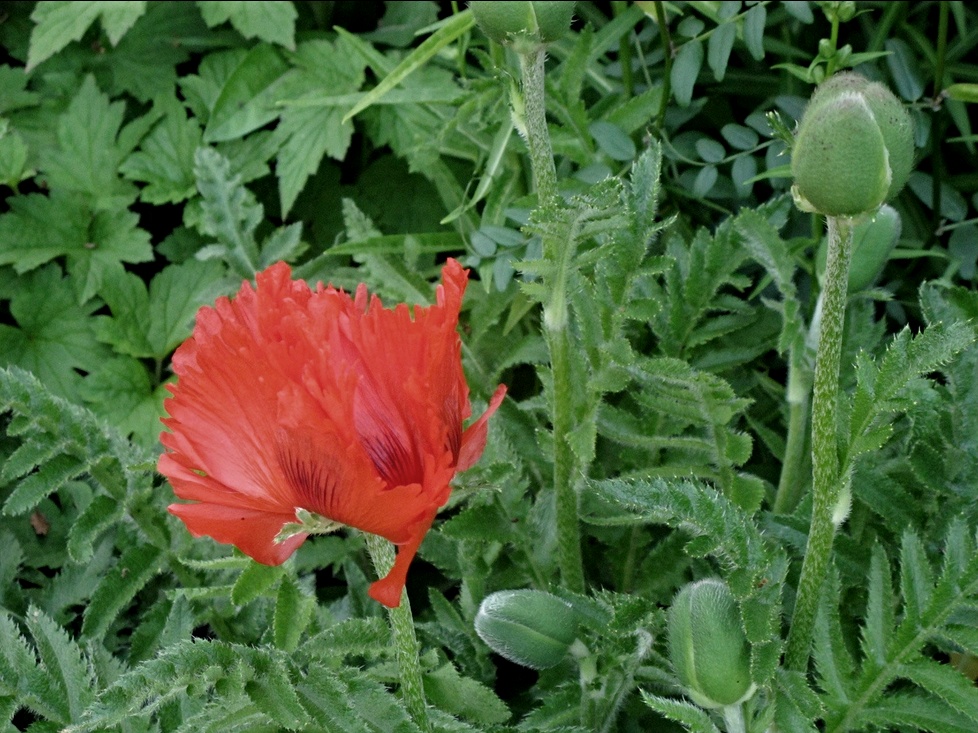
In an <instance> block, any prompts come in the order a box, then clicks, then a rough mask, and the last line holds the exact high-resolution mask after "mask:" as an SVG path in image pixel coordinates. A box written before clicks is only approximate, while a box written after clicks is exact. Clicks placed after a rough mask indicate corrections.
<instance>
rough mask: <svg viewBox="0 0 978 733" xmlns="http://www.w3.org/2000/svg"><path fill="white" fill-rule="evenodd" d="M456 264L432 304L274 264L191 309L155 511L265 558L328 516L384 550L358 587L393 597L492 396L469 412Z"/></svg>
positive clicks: (279, 556)
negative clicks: (392, 555)
mask: <svg viewBox="0 0 978 733" xmlns="http://www.w3.org/2000/svg"><path fill="white" fill-rule="evenodd" d="M467 280H468V271H467V270H464V269H462V267H461V265H459V263H458V262H456V261H455V260H448V262H447V263H446V264H445V266H444V268H443V270H442V284H441V285H440V286H439V287H438V290H437V302H436V304H435V305H432V306H429V307H420V306H416V307H415V308H414V310H413V314H412V311H411V310H410V309H409V308H408V306H406V305H404V304H401V305H398V306H397V307H396V308H393V309H385V308H384V307H383V304H382V303H381V302H380V299H379V298H378V297H377V296H376V295H374V296H368V294H367V289H366V286H365V285H362V284H361V285H360V286H359V287H358V288H357V291H356V294H355V296H354V297H352V298H351V297H350V295H349V294H347V293H345V292H343V291H342V290H337V289H335V288H333V287H332V286H329V287H324V286H323V285H322V284H321V283H320V284H319V285H318V286H317V288H316V289H315V290H310V288H309V286H308V285H307V284H306V283H305V282H304V281H301V280H300V281H296V280H293V279H292V274H291V270H290V269H289V266H288V265H287V264H285V263H278V264H275V265H272V266H271V267H269V268H268V269H267V270H265V271H263V272H260V273H258V275H257V276H256V283H257V285H256V287H252V286H251V283H249V282H245V283H244V284H242V286H241V289H240V290H239V291H238V294H237V296H236V297H235V298H234V299H233V300H231V299H228V298H220V299H219V300H218V301H217V303H216V304H215V306H214V307H213V308H211V307H204V308H201V309H200V311H199V312H198V314H197V323H196V327H195V328H194V333H193V335H192V336H191V337H190V338H189V339H188V340H187V341H186V342H185V343H184V344H183V345H181V346H180V348H178V349H177V351H176V353H175V354H174V355H173V370H174V372H175V373H176V374H177V376H178V378H179V379H178V381H177V383H176V384H175V385H171V386H170V387H169V389H170V391H171V392H172V397H170V398H168V399H167V400H166V402H165V408H166V411H167V413H168V415H169V417H167V418H164V419H163V423H164V425H166V427H167V428H168V429H169V430H168V431H164V432H163V433H162V435H161V436H160V440H161V441H162V443H163V445H164V447H165V448H166V451H165V452H164V453H163V455H162V456H161V457H160V460H159V471H160V473H162V474H163V475H165V476H166V477H167V478H168V479H169V480H170V483H171V485H172V486H173V490H174V492H175V493H176V495H177V496H178V497H179V498H180V499H184V500H187V501H190V502H193V503H188V504H171V505H170V507H169V510H170V512H171V513H172V514H175V515H176V516H177V517H179V518H180V519H181V520H183V522H184V523H185V524H186V526H187V529H188V530H190V532H191V534H193V535H194V536H196V537H199V536H201V535H207V536H209V537H212V538H214V539H215V540H217V541H218V542H224V543H228V544H231V545H234V546H235V547H237V548H238V549H240V550H241V551H242V552H244V553H245V554H247V555H250V556H251V557H253V558H254V559H255V560H257V561H258V562H261V563H265V564H266V565H278V564H280V563H282V562H284V561H285V560H286V559H287V558H288V557H289V556H290V555H291V554H292V553H293V552H294V551H295V550H296V548H297V547H299V545H301V544H302V542H303V541H304V540H305V539H306V537H307V536H308V535H309V533H310V531H316V529H317V526H318V527H319V528H320V530H321V531H322V530H323V529H329V528H333V527H336V526H338V525H347V526H349V527H354V528H356V529H360V530H363V531H364V532H370V533H373V534H376V535H380V536H381V537H384V538H386V539H388V540H390V541H391V542H393V543H394V544H396V545H398V552H397V557H396V559H395V562H394V566H393V567H392V568H391V570H390V572H389V573H388V574H387V576H386V577H384V578H381V579H380V580H378V581H376V582H375V583H373V585H371V587H370V596H371V597H372V598H374V599H375V600H377V601H379V602H380V603H383V604H384V605H385V606H389V607H395V606H397V605H398V604H399V603H400V599H401V591H402V589H403V588H404V583H405V579H406V577H407V570H408V566H409V565H410V564H411V560H412V559H413V558H414V555H415V553H416V552H417V550H418V547H419V546H420V544H421V541H422V540H423V539H424V536H425V534H426V533H427V532H428V529H429V528H430V527H431V523H432V521H433V520H434V518H435V514H436V513H437V512H438V509H439V508H440V507H442V506H444V504H445V503H446V502H447V501H448V497H449V494H450V492H451V487H450V482H451V480H452V478H453V477H454V476H455V474H456V473H457V472H459V471H464V470H465V469H467V468H469V467H470V466H472V465H473V464H474V463H475V462H476V461H477V460H478V459H479V457H480V456H481V455H482V451H483V449H484V448H485V444H486V429H487V426H486V423H487V421H488V419H489V416H490V415H491V414H492V413H493V412H495V410H496V408H498V407H499V404H500V403H501V402H502V399H503V397H504V395H505V393H506V388H505V387H504V386H500V387H499V388H498V389H497V390H496V393H495V394H494V395H493V397H492V399H491V400H490V402H489V408H488V409H487V410H486V412H485V413H484V414H483V415H482V416H481V417H480V418H479V419H478V420H476V421H475V422H473V423H472V424H471V425H469V426H468V427H467V428H465V429H463V427H462V423H463V421H464V420H465V419H466V418H468V417H469V416H470V414H471V406H470V405H469V397H468V394H469V389H468V385H467V384H466V382H465V377H464V375H463V373H462V363H461V341H460V339H459V336H458V333H457V331H456V327H457V325H458V314H459V309H460V307H461V304H462V296H463V294H464V292H465V286H466V282H467Z"/></svg>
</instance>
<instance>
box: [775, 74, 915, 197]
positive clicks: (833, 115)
mask: <svg viewBox="0 0 978 733" xmlns="http://www.w3.org/2000/svg"><path fill="white" fill-rule="evenodd" d="M913 153H914V149H913V123H912V121H911V118H910V115H909V114H907V111H906V110H905V109H904V108H903V105H902V104H901V103H900V101H899V100H898V99H897V98H896V97H895V96H894V95H893V93H892V92H891V91H890V90H889V89H887V88H886V87H885V86H883V85H882V84H879V83H876V82H870V81H869V80H867V79H865V78H864V77H862V76H860V75H858V74H850V73H844V74H836V75H834V76H832V77H831V78H829V79H828V80H826V81H825V83H823V84H822V85H820V86H819V87H818V89H816V90H815V93H814V94H813V95H812V99H811V101H810V102H809V104H808V108H807V109H806V110H805V114H804V116H803V117H802V119H801V124H800V125H799V128H798V136H797V138H796V140H795V144H794V148H793V149H792V159H791V172H792V175H794V178H795V185H794V187H793V189H792V193H793V194H794V195H795V199H796V201H797V203H798V205H799V207H800V208H802V209H804V210H806V211H817V212H819V213H821V214H826V215H828V216H856V215H858V214H862V213H864V212H868V211H874V210H876V209H877V208H878V207H879V205H880V204H882V203H883V202H884V201H887V200H890V199H892V198H893V197H894V196H896V195H897V193H899V192H900V190H901V189H902V188H903V186H904V185H905V184H906V182H907V179H908V178H909V177H910V170H911V168H912V167H913Z"/></svg>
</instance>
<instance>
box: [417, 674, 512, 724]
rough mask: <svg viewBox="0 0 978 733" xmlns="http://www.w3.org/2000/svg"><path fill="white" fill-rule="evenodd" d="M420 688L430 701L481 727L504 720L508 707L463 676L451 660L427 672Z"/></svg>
mask: <svg viewBox="0 0 978 733" xmlns="http://www.w3.org/2000/svg"><path fill="white" fill-rule="evenodd" d="M424 691H425V694H426V695H427V697H428V699H429V700H431V702H432V704H433V705H435V706H437V707H440V708H441V709H442V710H445V711H447V712H449V713H451V714H452V715H457V716H458V717H460V718H462V719H464V720H469V721H471V722H473V723H476V724H478V725H482V726H488V725H494V724H499V723H504V722H506V721H507V720H508V719H509V717H510V712H509V708H507V707H506V704H505V703H504V702H503V701H502V700H500V699H499V697H498V696H497V695H496V693H494V692H493V691H492V690H490V689H489V688H488V687H486V686H485V685H483V684H481V683H479V682H476V681H475V680H473V679H470V678H468V677H463V676H462V675H460V674H459V673H458V670H457V669H455V667H454V666H453V665H452V664H451V663H446V664H444V665H442V666H441V667H439V668H438V669H436V670H434V671H432V672H428V673H427V674H426V675H425V677H424Z"/></svg>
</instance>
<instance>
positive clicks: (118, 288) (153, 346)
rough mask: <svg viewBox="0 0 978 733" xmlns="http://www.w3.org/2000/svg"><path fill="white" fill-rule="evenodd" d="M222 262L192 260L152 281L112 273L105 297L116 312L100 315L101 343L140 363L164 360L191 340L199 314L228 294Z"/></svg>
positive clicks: (173, 267)
mask: <svg viewBox="0 0 978 733" xmlns="http://www.w3.org/2000/svg"><path fill="white" fill-rule="evenodd" d="M223 275H224V268H223V267H222V266H221V264H220V263H218V262H201V261H200V260H188V261H187V262H185V263H183V264H181V265H169V266H167V267H165V268H164V269H163V270H162V271H161V272H159V273H158V274H157V275H156V276H155V277H153V280H152V281H151V282H150V285H149V289H148V290H147V288H146V285H145V283H144V281H143V280H142V279H141V278H139V277H137V276H136V275H133V274H131V273H124V272H121V271H117V272H113V273H112V276H111V277H110V278H109V279H108V280H107V281H106V282H105V283H104V285H103V287H102V289H101V291H100V292H101V295H102V297H103V298H104V299H105V301H106V303H107V304H108V306H109V308H110V309H111V311H112V315H111V316H99V317H98V326H97V335H98V338H99V340H101V341H104V342H105V343H108V344H111V345H112V347H113V348H114V349H115V350H116V351H117V352H119V353H121V354H126V355H129V356H132V357H135V358H138V359H146V358H150V359H156V360H159V361H162V360H163V359H165V358H166V357H167V356H168V355H169V354H170V353H171V352H172V351H173V350H174V349H175V348H176V347H177V346H178V345H179V344H180V343H182V342H183V341H184V340H185V339H186V338H187V337H188V336H190V333H191V330H192V327H193V318H194V314H195V313H196V312H197V310H198V309H199V308H200V306H202V305H204V304H205V303H210V302H213V300H214V298H215V297H217V296H218V295H219V294H220V293H221V292H222V291H223V290H224V287H225V285H224V279H223Z"/></svg>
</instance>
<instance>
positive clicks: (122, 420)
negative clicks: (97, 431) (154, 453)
mask: <svg viewBox="0 0 978 733" xmlns="http://www.w3.org/2000/svg"><path fill="white" fill-rule="evenodd" d="M78 393H79V395H80V396H81V398H82V399H83V400H84V401H85V402H86V403H87V404H88V405H90V406H91V409H92V411H93V412H95V413H96V414H98V415H100V416H102V417H103V418H105V419H106V420H107V421H109V422H110V423H111V424H112V425H113V426H114V427H115V428H117V429H118V430H119V431H120V432H122V434H123V435H127V436H128V435H132V436H133V439H134V440H136V441H137V442H139V443H140V444H142V445H147V446H150V445H154V444H155V443H156V442H157V440H158V438H159V434H160V431H161V429H162V427H161V425H160V418H161V417H162V416H163V414H164V411H163V400H164V399H165V398H166V397H168V396H169V394H170V393H169V391H168V390H167V389H166V386H165V385H159V386H157V387H155V388H154V387H153V384H152V381H151V379H150V374H149V372H148V371H147V370H146V366H145V365H144V364H142V363H141V362H139V361H138V360H136V359H133V358H131V357H128V356H119V357H116V358H113V359H110V360H108V361H106V362H105V363H104V364H102V365H101V366H100V367H98V368H97V369H95V370H94V371H93V372H92V373H91V374H89V375H88V376H87V377H85V379H84V380H83V381H82V383H81V386H80V387H79V390H78Z"/></svg>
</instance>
